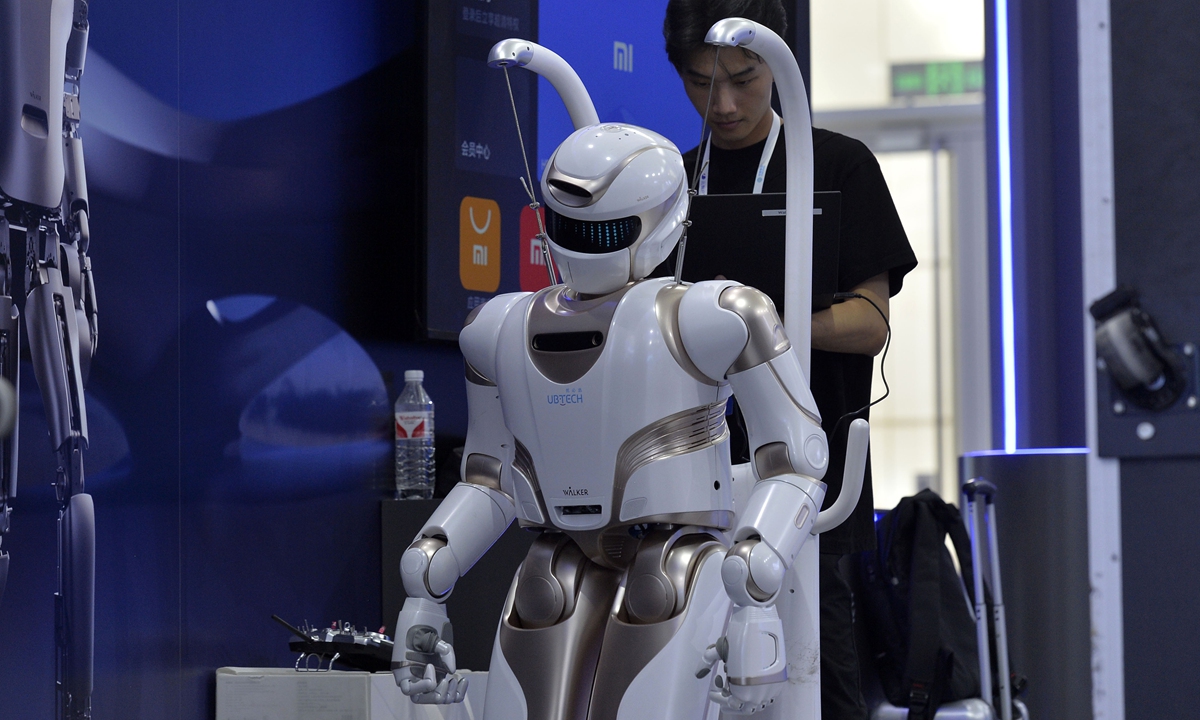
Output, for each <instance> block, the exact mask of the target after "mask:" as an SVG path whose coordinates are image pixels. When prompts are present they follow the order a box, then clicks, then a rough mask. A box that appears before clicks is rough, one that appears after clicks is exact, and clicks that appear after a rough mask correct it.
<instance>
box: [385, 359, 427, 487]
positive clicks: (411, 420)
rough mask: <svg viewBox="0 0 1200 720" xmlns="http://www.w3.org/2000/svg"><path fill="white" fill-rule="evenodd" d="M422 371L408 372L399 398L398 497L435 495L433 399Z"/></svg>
mask: <svg viewBox="0 0 1200 720" xmlns="http://www.w3.org/2000/svg"><path fill="white" fill-rule="evenodd" d="M424 379H425V372H424V371H422V370H406V371H405V372H404V391H403V392H401V393H400V397H398V398H396V406H395V408H394V411H395V415H396V497H397V498H398V499H400V500H410V499H411V500H428V499H429V498H431V497H433V480H434V465H433V460H434V459H433V400H430V399H429V394H428V393H426V392H425V387H424V386H423V385H422V384H421V381H423V380H424Z"/></svg>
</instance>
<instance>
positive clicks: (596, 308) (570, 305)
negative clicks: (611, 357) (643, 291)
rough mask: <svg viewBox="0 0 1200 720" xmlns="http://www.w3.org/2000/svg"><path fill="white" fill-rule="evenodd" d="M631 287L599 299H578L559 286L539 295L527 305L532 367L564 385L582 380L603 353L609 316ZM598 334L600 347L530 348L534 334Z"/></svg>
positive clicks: (527, 329)
mask: <svg viewBox="0 0 1200 720" xmlns="http://www.w3.org/2000/svg"><path fill="white" fill-rule="evenodd" d="M632 287H633V285H632V284H630V285H626V286H625V287H623V288H621V289H620V290H617V291H616V292H612V293H609V294H608V295H602V296H599V297H590V298H586V299H583V298H579V297H578V296H576V295H574V294H572V293H571V292H570V291H569V290H567V289H566V288H565V287H563V286H561V285H559V286H555V287H551V288H546V289H545V290H543V291H541V292H539V293H538V294H537V295H536V296H535V297H534V298H533V300H531V301H530V303H529V315H528V317H527V319H526V333H527V335H526V338H525V345H526V350H527V351H528V353H529V359H530V360H531V361H532V362H533V366H534V367H535V368H537V370H538V372H540V373H541V374H542V375H543V376H545V378H546V379H547V380H550V381H551V382H554V383H558V384H560V385H566V384H569V383H573V382H575V381H576V380H578V379H579V378H581V377H583V376H584V375H585V374H586V373H587V371H588V370H591V369H592V366H593V365H595V364H596V361H597V360H599V359H600V354H601V353H602V352H604V347H605V345H606V340H607V339H608V330H609V326H610V325H612V319H613V314H615V313H616V311H617V305H618V303H620V302H621V298H623V297H625V293H627V292H629V289H630V288H632ZM560 333H600V336H601V340H600V344H599V345H596V346H595V347H591V348H587V349H583V350H570V351H565V352H548V351H545V350H538V349H537V348H535V347H534V342H533V339H534V338H535V337H537V336H538V335H550V334H560Z"/></svg>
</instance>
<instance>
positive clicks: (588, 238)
mask: <svg viewBox="0 0 1200 720" xmlns="http://www.w3.org/2000/svg"><path fill="white" fill-rule="evenodd" d="M547 210H548V212H547V213H546V220H547V221H548V224H549V228H548V231H549V234H550V238H551V239H552V240H553V241H554V243H555V244H556V245H558V246H559V247H561V248H563V249H564V250H570V251H571V252H577V253H587V254H603V253H610V252H616V251H618V250H624V249H625V248H627V247H629V246H630V245H633V244H634V243H635V242H637V240H638V238H639V237H641V234H642V219H641V218H640V217H638V216H636V215H633V216H630V217H624V218H618V219H616V220H576V219H575V218H570V217H567V216H565V215H562V214H560V213H556V212H554V211H553V210H552V209H550V208H547Z"/></svg>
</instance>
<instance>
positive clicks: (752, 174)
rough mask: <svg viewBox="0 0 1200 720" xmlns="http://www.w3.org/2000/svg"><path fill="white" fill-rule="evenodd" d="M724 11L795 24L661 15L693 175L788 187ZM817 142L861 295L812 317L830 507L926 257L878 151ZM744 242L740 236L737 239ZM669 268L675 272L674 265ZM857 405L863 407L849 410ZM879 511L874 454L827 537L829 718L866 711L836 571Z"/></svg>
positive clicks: (772, 120) (761, 68) (767, 3)
mask: <svg viewBox="0 0 1200 720" xmlns="http://www.w3.org/2000/svg"><path fill="white" fill-rule="evenodd" d="M725 17H744V18H748V19H750V20H754V21H756V22H758V23H760V24H762V25H764V26H766V27H769V28H771V29H772V30H774V31H775V32H776V33H777V34H779V35H781V36H782V35H783V33H784V30H785V27H786V20H785V17H786V16H785V14H784V10H783V6H782V3H781V2H780V1H779V0H670V1H669V2H668V4H667V16H666V20H665V21H664V23H663V36H664V38H665V39H666V45H667V57H668V59H670V61H671V62H672V64H674V66H675V68H676V70H677V71H678V72H679V75H680V78H681V79H682V80H683V85H684V89H685V91H686V92H687V94H688V98H689V99H690V100H691V101H692V104H693V106H695V108H696V111H697V112H699V113H701V114H702V115H703V114H704V112H705V110H706V109H707V110H708V127H709V128H710V135H709V137H708V139H707V141H706V142H705V143H703V144H702V145H701V146H699V147H696V148H693V149H692V150H691V151H690V152H688V153H686V154H685V155H684V161H685V163H686V164H687V168H688V172H689V177H694V175H693V174H692V173H694V171H695V166H696V163H697V160H698V159H699V161H700V163H701V167H700V177H699V178H698V185H699V190H700V192H702V193H705V192H707V193H713V194H721V193H748V192H783V191H784V190H785V189H786V179H785V174H786V173H785V168H786V163H785V159H784V154H785V153H784V150H783V146H784V143H785V142H786V139H785V131H784V128H782V127H781V125H780V123H779V122H778V121H777V116H776V115H775V113H774V111H772V109H771V89H772V83H773V81H774V78H773V77H772V75H771V71H770V69H769V68H768V67H767V65H766V64H765V63H764V62H763V61H762V59H761V58H760V57H758V56H757V55H755V54H754V53H752V52H750V51H747V50H744V49H740V48H725V49H723V50H722V51H721V52H720V54H719V55H717V52H716V50H715V48H713V47H712V46H709V45H705V44H704V36H705V34H707V32H708V29H709V28H710V27H712V25H713V23H715V22H716V21H717V20H720V19H722V18H725ZM714 58H716V59H717V64H716V72H715V75H714ZM812 143H813V166H814V178H813V179H814V189H815V190H818V191H821V190H837V191H840V192H841V193H842V198H841V227H840V239H839V260H838V263H839V264H838V291H839V292H841V293H847V292H849V293H855V294H857V295H858V296H860V297H857V298H853V299H849V300H847V301H845V302H843V303H840V304H837V305H834V306H833V307H831V308H829V309H826V310H821V311H819V312H816V313H813V316H812V376H811V377H810V378H809V380H810V385H811V387H812V393H813V396H814V398H815V399H816V401H817V407H818V408H819V409H820V411H821V418H822V425H823V427H824V429H825V432H826V434H827V435H828V437H829V452H830V459H829V468H828V470H827V471H826V473H825V478H824V482H825V483H826V484H827V485H828V491H827V494H826V496H825V507H828V506H829V505H831V504H832V503H833V501H834V500H836V499H837V496H838V494H839V493H840V492H841V484H842V470H843V467H844V464H845V456H846V436H847V432H848V429H849V424H850V420H852V419H853V418H854V417H866V415H867V411H866V408H867V406H868V405H869V404H870V402H871V397H870V396H871V370H872V363H873V362H874V356H875V355H877V354H879V352H880V351H881V350H882V349H883V347H884V343H885V341H886V339H887V333H888V327H887V322H886V320H885V318H886V316H887V314H888V311H889V306H888V299H889V298H890V297H891V296H892V295H895V294H896V293H897V292H899V291H900V287H901V285H902V283H903V280H904V275H905V274H906V273H908V272H909V271H910V270H912V269H913V267H915V266H916V264H917V261H916V257H915V255H914V254H913V251H912V248H911V247H910V245H909V243H908V237H907V236H906V235H905V233H904V228H903V227H902V226H901V224H900V218H899V216H898V215H897V213H896V208H895V205H894V204H893V202H892V197H891V194H890V193H889V192H888V188H887V183H886V182H885V181H884V179H883V174H882V173H881V172H880V169H879V163H878V162H877V161H876V159H875V156H874V155H873V154H872V153H871V152H870V150H868V149H867V148H866V146H865V145H863V144H862V143H861V142H859V141H857V140H854V139H852V138H849V137H846V136H844V135H839V134H838V133H834V132H830V131H828V130H820V129H817V128H813V135H812ZM735 247H736V246H735V245H732V244H731V249H732V248H735ZM733 251H735V252H736V250H735V249H734V250H733ZM671 262H672V260H668V263H671ZM671 269H672V272H673V264H672V265H671ZM780 272H782V269H781V270H780ZM732 279H734V280H737V279H738V278H732ZM860 410H861V412H856V411H860ZM850 413H854V414H853V415H852V416H850V417H847V414H850ZM734 425H735V426H736V425H737V423H736V422H735V423H734ZM739 440H740V443H739ZM731 451H732V453H733V459H734V462H739V461H743V462H744V461H747V460H749V448H747V447H746V443H745V438H744V433H743V435H742V437H741V438H737V437H735V438H734V439H733V442H732V447H731ZM739 455H741V457H740V459H739ZM873 511H874V502H873V497H872V492H871V466H870V462H869V459H868V463H867V471H866V477H865V478H864V482H863V491H862V496H861V498H860V500H859V502H858V505H857V506H856V507H855V509H854V512H853V513H852V514H851V516H850V517H849V518H848V519H847V520H846V521H845V522H844V523H842V525H840V526H839V527H837V528H834V529H833V530H831V531H829V532H826V533H823V534H822V535H821V540H820V550H821V556H820V563H819V566H820V573H821V575H820V580H821V588H820V593H821V708H822V718H823V720H866V718H867V707H866V704H865V702H864V701H863V698H862V693H861V689H860V683H859V666H858V657H857V653H856V651H855V646H854V636H853V627H852V622H851V618H852V615H851V597H850V589H849V587H848V585H847V583H846V581H845V579H844V578H843V577H842V575H841V573H840V572H839V570H838V560H839V559H840V558H841V556H842V555H844V554H846V553H852V552H860V551H863V550H869V549H872V548H874V547H875V528H874V513H873Z"/></svg>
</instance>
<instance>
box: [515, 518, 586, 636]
mask: <svg viewBox="0 0 1200 720" xmlns="http://www.w3.org/2000/svg"><path fill="white" fill-rule="evenodd" d="M587 562H588V560H587V559H586V558H585V557H584V556H583V551H582V550H580V549H579V546H577V545H576V544H575V543H574V542H572V541H571V540H570V539H569V538H567V536H565V535H558V534H544V535H542V536H541V537H539V538H538V539H537V540H535V541H534V543H533V546H532V547H531V548H530V549H529V554H528V555H527V556H526V557H525V562H524V563H523V564H522V565H521V574H520V576H519V577H518V578H517V595H516V598H515V599H514V602H513V610H514V612H515V614H516V619H517V620H518V622H519V623H520V626H521V627H523V628H527V629H531V630H532V629H538V628H544V627H550V626H551V625H555V624H557V623H558V622H560V621H561V620H564V619H566V618H568V617H570V615H571V613H572V612H573V611H574V609H575V599H576V595H577V594H578V591H579V586H580V582H581V578H582V574H583V570H584V569H585V566H586V564H587Z"/></svg>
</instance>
